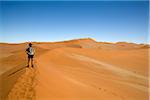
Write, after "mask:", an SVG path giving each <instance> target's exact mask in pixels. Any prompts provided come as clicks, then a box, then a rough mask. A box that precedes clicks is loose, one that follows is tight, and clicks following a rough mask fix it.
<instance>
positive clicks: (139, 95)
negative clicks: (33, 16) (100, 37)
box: [0, 38, 149, 100]
mask: <svg viewBox="0 0 150 100" xmlns="http://www.w3.org/2000/svg"><path fill="white" fill-rule="evenodd" d="M33 46H34V48H35V50H36V55H35V62H34V64H35V68H34V69H33V68H25V66H26V62H27V61H26V55H25V52H24V51H25V48H26V47H27V43H23V44H0V50H1V51H0V52H1V53H2V56H1V57H0V61H1V63H0V74H1V76H0V79H1V81H0V84H1V87H0V90H1V91H2V90H5V92H3V93H1V94H0V96H1V98H2V99H5V98H7V99H8V100H22V99H23V100H148V94H149V93H148V50H149V46H148V45H142V44H133V43H125V42H119V43H105V42H96V41H94V40H92V39H89V38H88V39H78V40H71V41H64V42H54V43H49V42H47V43H46V42H45V43H38V42H35V43H33ZM21 68H22V69H21ZM23 70H24V71H23ZM21 71H22V73H21ZM9 77H11V78H9ZM8 80H9V83H8ZM8 85H9V87H8Z"/></svg>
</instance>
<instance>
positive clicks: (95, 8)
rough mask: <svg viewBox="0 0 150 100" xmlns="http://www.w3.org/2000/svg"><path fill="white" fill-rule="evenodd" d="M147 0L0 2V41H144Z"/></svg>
mask: <svg viewBox="0 0 150 100" xmlns="http://www.w3.org/2000/svg"><path fill="white" fill-rule="evenodd" d="M148 4H149V2H148V1H121V2H119V1H107V2H104V1H76V2H75V1H74V2H73V1H45V2H43V1H28V2H25V1H21V2H17V1H12V2H2V1H1V2H0V42H25V41H62V40H69V39H74V38H86V37H90V38H94V39H96V40H97V41H108V42H117V41H127V42H136V43H145V42H147V41H148V17H149V8H148V7H149V5H148Z"/></svg>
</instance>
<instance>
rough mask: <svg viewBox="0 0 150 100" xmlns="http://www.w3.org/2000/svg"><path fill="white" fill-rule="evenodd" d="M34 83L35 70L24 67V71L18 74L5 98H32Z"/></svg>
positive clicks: (10, 99) (27, 99)
mask: <svg viewBox="0 0 150 100" xmlns="http://www.w3.org/2000/svg"><path fill="white" fill-rule="evenodd" d="M35 85H36V70H35V69H32V68H26V72H25V73H24V74H23V75H22V76H20V78H19V79H18V80H17V82H16V84H15V85H14V87H13V88H12V89H11V91H10V92H9V94H8V98H7V100H22V99H23V100H34V97H35V91H34V87H35Z"/></svg>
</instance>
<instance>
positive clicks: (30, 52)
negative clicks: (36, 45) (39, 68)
mask: <svg viewBox="0 0 150 100" xmlns="http://www.w3.org/2000/svg"><path fill="white" fill-rule="evenodd" d="M26 53H27V55H28V65H27V67H29V65H30V61H31V65H32V67H33V57H34V49H33V47H32V44H31V43H29V47H28V48H27V49H26Z"/></svg>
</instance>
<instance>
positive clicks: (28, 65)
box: [27, 57, 30, 67]
mask: <svg viewBox="0 0 150 100" xmlns="http://www.w3.org/2000/svg"><path fill="white" fill-rule="evenodd" d="M29 64H30V58H29V57H28V65H27V67H29Z"/></svg>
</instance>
